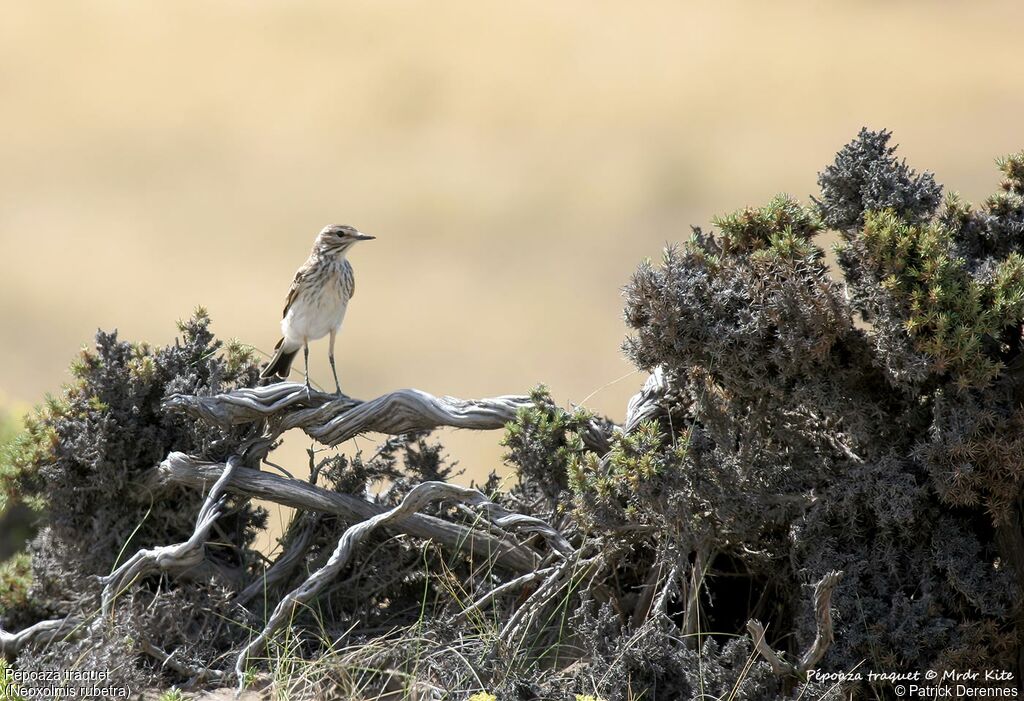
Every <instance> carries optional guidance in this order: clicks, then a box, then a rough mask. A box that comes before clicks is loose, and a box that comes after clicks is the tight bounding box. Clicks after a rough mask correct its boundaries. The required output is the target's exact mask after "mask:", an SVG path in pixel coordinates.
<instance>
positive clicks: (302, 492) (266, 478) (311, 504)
mask: <svg viewBox="0 0 1024 701" xmlns="http://www.w3.org/2000/svg"><path fill="white" fill-rule="evenodd" d="M223 470H224V464H223V463H204V462H201V461H197V460H194V459H192V458H190V457H189V456H187V455H185V454H184V453H177V452H174V453H171V454H170V455H168V456H167V459H166V460H164V461H163V462H162V463H161V464H160V467H159V468H157V477H158V478H159V480H160V481H162V482H164V483H168V484H178V485H184V486H189V487H194V488H197V489H206V488H207V487H209V486H210V485H212V484H213V483H214V482H216V480H217V478H218V477H220V475H221V473H222V472H223ZM226 489H227V491H229V492H231V493H233V494H238V495H241V496H246V497H253V498H256V499H265V500H267V501H272V502H274V503H276V504H282V505H284V506H291V507H294V508H296V509H303V510H306V511H317V512H321V513H326V514H334V515H336V516H341V517H342V518H345V519H347V520H350V521H365V520H366V519H369V518H373V517H374V516H378V515H380V514H381V513H384V512H385V511H386V508H385V507H383V506H380V505H378V504H371V503H370V502H368V501H364V500H363V499H360V498H358V497H354V496H352V495H349V494H340V493H338V492H331V491H328V490H326V489H322V488H320V487H316V486H314V485H312V484H309V483H308V482H304V481H301V480H292V479H288V478H286V477H279V476H278V475H274V474H271V473H268V472H260V471H259V470H253V469H250V468H247V467H241V466H239V467H237V468H236V469H235V473H234V476H233V477H232V479H231V482H230V483H229V484H228V485H227V486H226ZM474 491H475V490H474ZM389 529H390V530H392V531H395V532H399V533H406V534H408V535H411V536H414V537H416V538H427V539H430V540H433V541H434V542H436V543H438V544H439V545H441V546H443V547H444V548H446V549H448V550H452V551H456V552H462V553H465V554H476V555H479V556H481V557H494V558H495V562H496V564H498V565H501V566H504V567H507V568H508V569H511V570H513V571H516V572H520V573H522V572H532V571H533V569H534V568H535V567H536V565H537V563H538V562H539V561H540V558H539V557H538V556H537V554H536V553H534V552H533V551H531V550H530V549H528V548H526V547H523V546H520V545H518V544H517V543H515V542H512V541H510V540H507V539H502V538H498V537H496V536H494V535H492V534H490V533H486V532H483V531H478V530H474V529H472V528H469V527H467V526H464V525H462V524H457V523H451V522H449V521H445V520H443V519H440V518H436V517H433V516H428V515H425V514H411V515H410V516H409V517H408V518H404V519H402V520H401V521H395V522H391V523H389Z"/></svg>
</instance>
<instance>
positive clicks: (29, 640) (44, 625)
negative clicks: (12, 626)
mask: <svg viewBox="0 0 1024 701" xmlns="http://www.w3.org/2000/svg"><path fill="white" fill-rule="evenodd" d="M80 625H81V619H79V618H78V617H76V616H68V617H66V618H57V619H54V620H52V621H40V622H39V623H36V624H35V625H31V626H29V627H28V628H25V629H24V630H20V631H18V632H17V633H8V632H7V631H6V630H4V629H3V628H0V657H3V658H4V659H8V660H13V659H14V658H15V657H17V656H18V653H19V652H21V651H22V650H23V649H24V648H25V647H28V646H30V645H31V646H36V645H44V644H46V643H49V642H51V641H52V640H55V639H57V638H60V637H63V636H66V635H68V634H70V633H71V632H72V631H74V630H75V629H76V628H78V627H79V626H80Z"/></svg>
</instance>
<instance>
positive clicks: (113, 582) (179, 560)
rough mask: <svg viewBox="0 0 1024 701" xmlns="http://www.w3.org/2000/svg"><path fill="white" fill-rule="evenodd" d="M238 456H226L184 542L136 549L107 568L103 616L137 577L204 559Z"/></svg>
mask: <svg viewBox="0 0 1024 701" xmlns="http://www.w3.org/2000/svg"><path fill="white" fill-rule="evenodd" d="M238 463H239V458H238V457H237V456H232V457H230V458H228V462H227V465H226V466H225V467H224V470H223V471H222V473H221V475H220V477H219V478H218V479H217V481H216V482H215V483H214V485H213V489H211V490H210V494H209V495H208V496H207V497H206V501H205V502H204V503H203V506H202V508H201V509H199V515H198V516H196V527H195V530H194V531H192V535H191V536H190V537H189V539H188V540H186V541H185V542H184V543H177V544H175V545H161V546H158V547H155V548H145V549H143V550H140V551H138V552H137V553H135V555H133V556H132V557H131V558H130V559H129V560H128V561H127V562H125V563H124V564H123V565H121V566H120V567H118V568H117V569H116V570H114V571H113V572H111V573H110V574H109V575H107V576H106V577H103V578H102V579H101V580H100V581H102V583H103V616H104V618H106V617H107V616H109V615H110V610H111V604H112V603H113V601H114V599H115V598H116V597H117V596H118V595H119V594H120V593H121V592H123V591H124V590H125V589H127V588H128V587H130V586H131V585H132V583H134V582H135V581H136V580H138V579H139V578H140V577H144V576H146V575H148V574H153V573H157V572H166V571H171V570H176V571H184V570H188V569H190V568H192V567H196V566H198V565H200V564H201V563H202V562H203V560H205V559H206V548H205V544H206V541H207V539H208V537H209V534H210V529H211V528H212V527H213V524H214V522H215V521H216V520H217V519H218V518H220V517H221V515H222V513H223V507H224V490H225V487H226V486H227V484H228V482H229V481H230V480H231V476H232V474H233V473H234V471H235V470H237V469H238Z"/></svg>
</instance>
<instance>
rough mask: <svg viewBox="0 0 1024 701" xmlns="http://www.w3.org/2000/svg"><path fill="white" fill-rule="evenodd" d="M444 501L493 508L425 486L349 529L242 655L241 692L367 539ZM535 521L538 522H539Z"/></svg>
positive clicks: (471, 492) (473, 493) (479, 499)
mask: <svg viewBox="0 0 1024 701" xmlns="http://www.w3.org/2000/svg"><path fill="white" fill-rule="evenodd" d="M441 500H455V501H460V502H463V503H467V504H473V505H486V504H490V502H489V501H488V500H487V498H486V497H485V496H484V495H483V494H481V493H480V492H478V491H477V490H475V489H468V488H466V487H460V486H458V485H455V484H448V483H447V482H423V483H422V484H418V485H416V486H415V487H413V489H412V491H410V492H409V493H408V494H406V495H405V498H404V499H402V503H401V504H399V505H398V506H396V507H394V508H393V509H388V510H387V511H384V512H382V513H379V514H377V515H375V516H373V517H371V518H368V519H366V520H365V521H361V522H360V523H357V524H355V525H353V526H349V527H348V528H347V529H346V530H345V532H344V533H343V534H342V536H341V538H339V539H338V545H337V547H336V548H335V549H334V552H333V553H332V554H331V557H330V558H329V559H328V560H327V562H326V563H325V564H324V565H323V567H321V568H320V569H318V570H317V571H316V572H314V573H313V574H312V575H310V576H309V578H308V579H306V580H305V581H304V582H303V583H302V584H300V585H299V586H298V587H296V588H295V589H293V590H292V591H290V592H289V593H288V594H287V595H285V597H284V598H283V599H281V601H280V602H278V604H277V606H276V607H275V608H274V612H273V613H272V614H271V615H270V618H269V619H267V623H266V625H265V626H264V627H263V630H262V631H261V632H260V634H259V635H257V636H256V637H255V638H254V639H253V640H252V641H251V642H250V643H249V645H248V646H246V648H245V649H244V650H242V652H241V653H240V654H239V655H238V659H237V660H236V662H235V674H236V675H237V676H238V680H239V681H238V684H239V687H238V688H239V691H241V690H242V688H243V687H244V684H245V670H246V668H247V666H248V663H249V659H250V658H252V657H254V656H255V655H258V654H260V653H261V652H262V651H263V648H264V647H265V646H266V644H267V641H268V640H269V639H270V637H271V636H272V635H273V634H274V633H275V632H277V631H278V630H280V629H281V628H282V627H283V626H284V625H285V624H286V623H287V622H288V621H290V620H291V619H292V618H293V616H294V611H295V609H296V607H299V606H302V605H303V604H305V603H306V602H308V601H310V600H311V599H313V598H314V597H316V595H317V594H318V593H319V592H320V591H321V590H322V589H323V588H324V587H325V586H326V585H327V583H328V582H331V581H333V580H334V579H335V578H336V577H337V576H338V574H339V573H340V572H341V570H342V568H344V567H345V565H346V564H347V563H348V561H349V558H350V557H351V556H352V552H353V551H354V550H355V548H356V546H358V545H359V543H360V542H362V540H363V539H364V538H365V537H366V536H367V535H369V534H370V533H372V532H373V531H374V530H376V529H377V528H379V527H381V526H385V525H388V524H401V523H403V522H407V521H408V520H409V519H411V518H413V517H415V516H417V515H418V513H417V512H419V511H420V510H422V509H423V508H425V507H426V506H427V505H429V504H430V503H431V502H435V501H441ZM522 518H528V517H522ZM531 520H533V521H537V519H531ZM548 530H550V529H548ZM566 562H568V563H569V564H572V563H571V561H568V560H567V561H566Z"/></svg>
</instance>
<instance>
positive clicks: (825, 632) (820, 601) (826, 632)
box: [797, 570, 843, 673]
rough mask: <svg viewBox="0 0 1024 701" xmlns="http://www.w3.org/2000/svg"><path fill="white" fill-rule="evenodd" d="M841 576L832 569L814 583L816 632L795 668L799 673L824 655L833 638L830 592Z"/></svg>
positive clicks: (840, 573)
mask: <svg viewBox="0 0 1024 701" xmlns="http://www.w3.org/2000/svg"><path fill="white" fill-rule="evenodd" d="M842 576H843V573H842V572H840V571H836V570H834V571H832V572H829V573H828V574H826V575H825V576H824V577H822V578H821V579H820V580H818V583H817V584H815V585H814V619H815V621H816V622H817V633H816V634H815V636H814V642H813V643H812V644H811V647H810V649H808V650H807V652H805V653H804V656H803V657H802V658H800V665H799V666H798V667H797V670H798V671H799V672H801V673H802V672H806V671H807V670H809V669H810V668H811V667H813V666H814V665H816V664H818V661H819V660H820V659H821V658H822V657H823V656H824V655H825V651H826V650H828V646H829V645H831V644H832V641H833V640H834V637H833V631H832V611H831V606H832V592H834V591H835V589H836V585H838V584H839V580H840V578H841V577H842Z"/></svg>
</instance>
